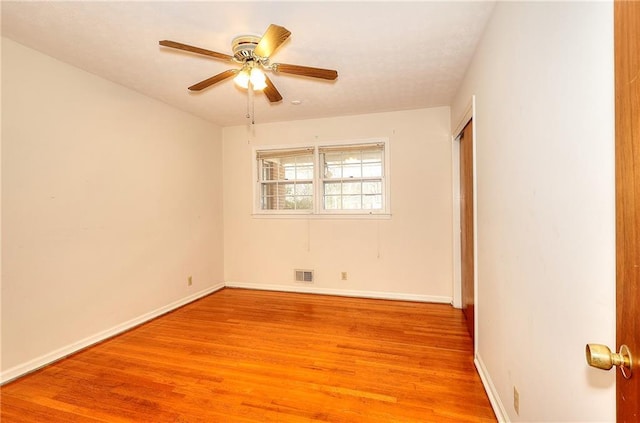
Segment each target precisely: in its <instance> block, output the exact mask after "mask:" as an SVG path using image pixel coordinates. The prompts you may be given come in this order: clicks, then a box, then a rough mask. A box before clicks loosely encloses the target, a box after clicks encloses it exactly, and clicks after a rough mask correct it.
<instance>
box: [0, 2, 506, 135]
mask: <svg viewBox="0 0 640 423" xmlns="http://www.w3.org/2000/svg"><path fill="white" fill-rule="evenodd" d="M493 6H494V3H493V2H489V1H471V2H461V1H451V2H447V1H433V2H431V1H430V2H398V1H395V2H379V1H370V2H331V1H325V2H268V1H258V2H244V1H242V2H216V1H196V2H183V1H152V2H140V1H128V2H115V1H106V2H93V1H75V2H74V1H71V2H57V1H46V2H25V1H18V2H10V1H2V35H3V36H5V37H8V38H10V39H13V40H14V41H17V42H19V43H21V44H23V45H26V46H28V47H31V48H33V49H36V50H39V51H41V52H43V53H45V54H47V55H50V56H52V57H55V58H57V59H59V60H62V61H64V62H67V63H69V64H72V65H74V66H76V67H78V68H81V69H84V70H86V71H88V72H91V73H94V74H96V75H99V76H101V77H103V78H106V79H108V80H111V81H114V82H116V83H118V84H121V85H124V86H126V87H129V88H132V89H134V90H136V91H139V92H140V93H143V94H145V95H147V96H149V97H153V98H156V99H158V100H161V101H163V102H165V103H168V104H170V105H173V106H175V107H177V108H179V109H182V110H184V111H186V112H189V113H191V114H194V115H196V116H200V117H202V118H204V119H206V120H209V121H211V122H214V123H216V124H218V125H221V126H229V125H240V124H244V123H246V118H245V115H246V111H247V94H246V92H245V91H242V90H241V89H239V88H237V87H236V86H235V84H233V82H232V81H231V80H230V79H229V80H226V81H224V82H222V83H220V84H217V85H214V86H212V87H210V88H208V89H206V90H203V91H202V92H199V93H193V92H189V91H188V90H187V87H188V86H190V85H192V84H194V83H196V82H199V81H201V80H203V79H206V78H208V77H210V76H212V75H214V74H217V73H219V72H222V71H224V70H226V69H229V68H233V67H237V66H235V65H234V64H229V63H225V62H223V61H220V60H216V59H211V58H207V57H204V56H200V55H196V54H191V53H186V52H182V51H179V50H174V49H169V48H166V47H160V46H159V45H158V41H160V40H164V39H168V40H173V41H178V42H182V43H185V44H191V45H194V46H198V47H202V48H205V49H209V50H214V51H217V52H220V53H226V54H232V53H231V44H230V43H231V40H232V39H233V38H234V37H235V36H236V35H239V34H247V33H254V34H262V33H263V32H264V31H265V30H266V29H267V27H268V26H269V24H271V23H274V24H278V25H281V26H284V27H286V28H287V29H288V30H289V31H291V33H292V35H291V37H290V38H289V39H288V40H287V41H286V42H285V43H284V44H283V45H282V46H281V47H280V48H279V49H278V50H277V51H276V53H274V54H273V55H272V60H271V61H272V62H282V63H291V64H298V65H305V66H314V67H321V68H329V69H336V70H337V71H338V74H339V76H338V79H337V80H336V81H324V80H319V79H311V78H304V77H298V76H292V75H284V74H271V75H270V77H271V79H272V81H273V83H274V84H275V86H276V87H277V88H278V90H279V91H280V93H281V94H282V96H283V97H284V99H283V101H281V102H279V103H274V104H270V103H269V102H268V100H267V99H266V98H265V97H264V95H263V94H262V93H258V94H257V95H256V98H255V119H256V122H257V123H261V122H274V121H283V120H297V119H308V118H317V117H329V116H338V115H354V114H361V113H374V112H383V111H392V110H406V109H416V108H424V107H437V106H446V105H449V104H450V103H451V101H452V98H453V96H454V95H455V94H456V91H457V89H458V86H459V84H460V82H461V81H462V77H463V76H464V73H465V71H466V69H467V66H468V64H469V62H470V60H471V57H472V55H473V52H474V49H475V47H476V44H477V42H478V40H479V37H480V35H481V33H482V31H483V29H484V26H485V23H486V21H487V20H488V18H489V15H490V14H491V11H492V9H493ZM292 100H300V101H301V102H302V104H300V105H293V104H291V101H292Z"/></svg>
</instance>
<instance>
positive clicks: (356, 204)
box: [342, 195, 362, 210]
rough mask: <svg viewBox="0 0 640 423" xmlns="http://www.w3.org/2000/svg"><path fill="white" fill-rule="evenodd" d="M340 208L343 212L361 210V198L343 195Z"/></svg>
mask: <svg viewBox="0 0 640 423" xmlns="http://www.w3.org/2000/svg"><path fill="white" fill-rule="evenodd" d="M342 208H343V209H344V210H359V209H361V208H362V196H360V195H343V196H342Z"/></svg>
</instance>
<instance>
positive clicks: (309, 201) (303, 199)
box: [295, 195, 313, 210]
mask: <svg viewBox="0 0 640 423" xmlns="http://www.w3.org/2000/svg"><path fill="white" fill-rule="evenodd" d="M295 202H296V209H298V210H306V209H311V208H313V197H312V196H309V195H308V196H296V198H295Z"/></svg>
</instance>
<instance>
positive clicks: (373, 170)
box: [362, 163, 382, 178]
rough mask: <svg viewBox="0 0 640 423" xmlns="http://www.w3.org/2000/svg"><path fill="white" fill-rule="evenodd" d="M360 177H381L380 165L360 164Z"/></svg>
mask: <svg viewBox="0 0 640 423" xmlns="http://www.w3.org/2000/svg"><path fill="white" fill-rule="evenodd" d="M362 176H364V177H365V178H367V177H369V178H371V177H381V176H382V163H363V164H362Z"/></svg>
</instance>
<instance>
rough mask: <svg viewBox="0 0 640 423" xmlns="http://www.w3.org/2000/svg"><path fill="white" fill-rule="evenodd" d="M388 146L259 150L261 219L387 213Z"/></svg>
mask: <svg viewBox="0 0 640 423" xmlns="http://www.w3.org/2000/svg"><path fill="white" fill-rule="evenodd" d="M386 150H387V141H386V140H378V141H374V142H366V143H358V144H354V143H349V144H346V143H342V144H331V145H314V146H308V147H307V146H305V147H301V148H293V149H292V148H288V149H269V150H257V151H255V154H254V157H255V159H256V161H257V166H256V167H255V169H256V178H255V180H256V190H255V197H256V200H255V204H256V206H255V212H256V213H257V214H323V215H346V214H347V215H348V214H351V215H362V214H367V215H373V214H387V213H388V191H387V190H388V187H387V181H386V180H387V178H388V152H387V151H386Z"/></svg>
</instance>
